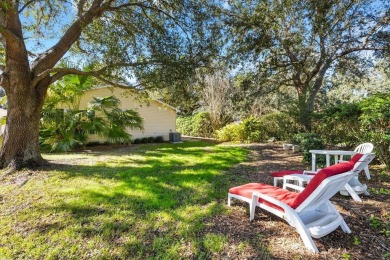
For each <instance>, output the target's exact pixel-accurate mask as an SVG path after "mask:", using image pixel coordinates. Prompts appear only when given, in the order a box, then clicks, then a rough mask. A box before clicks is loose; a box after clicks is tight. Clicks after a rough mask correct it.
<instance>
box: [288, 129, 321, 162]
mask: <svg viewBox="0 0 390 260" xmlns="http://www.w3.org/2000/svg"><path fill="white" fill-rule="evenodd" d="M291 141H292V143H293V144H298V145H299V146H300V147H301V150H302V151H303V161H304V162H306V163H311V153H310V152H309V150H320V149H324V148H325V145H324V143H323V141H322V140H321V139H320V138H319V137H318V136H317V135H316V134H313V133H299V134H295V135H294V136H293V137H292V140H291ZM318 162H320V163H323V162H324V161H323V160H321V159H320V160H318Z"/></svg>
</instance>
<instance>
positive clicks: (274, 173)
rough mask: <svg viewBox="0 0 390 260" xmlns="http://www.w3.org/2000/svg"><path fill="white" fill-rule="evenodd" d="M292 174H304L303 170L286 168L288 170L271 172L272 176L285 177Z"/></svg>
mask: <svg viewBox="0 0 390 260" xmlns="http://www.w3.org/2000/svg"><path fill="white" fill-rule="evenodd" d="M291 174H303V171H299V170H286V171H280V172H273V173H271V176H272V177H283V176H285V175H291Z"/></svg>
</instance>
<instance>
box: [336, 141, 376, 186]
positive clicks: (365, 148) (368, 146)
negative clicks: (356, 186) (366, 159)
mask: <svg viewBox="0 0 390 260" xmlns="http://www.w3.org/2000/svg"><path fill="white" fill-rule="evenodd" d="M372 150H374V145H373V144H372V143H363V144H360V145H358V146H357V147H356V148H355V150H353V151H354V152H357V153H363V154H365V153H371V152H372ZM339 162H344V161H343V156H342V155H340V158H339ZM364 173H365V174H366V178H367V180H369V179H371V175H370V170H369V169H368V165H367V166H366V167H364Z"/></svg>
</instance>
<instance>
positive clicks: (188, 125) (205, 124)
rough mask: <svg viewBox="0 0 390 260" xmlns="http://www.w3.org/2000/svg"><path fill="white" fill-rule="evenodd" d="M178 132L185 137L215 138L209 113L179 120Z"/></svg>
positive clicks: (177, 121) (177, 124) (177, 123)
mask: <svg viewBox="0 0 390 260" xmlns="http://www.w3.org/2000/svg"><path fill="white" fill-rule="evenodd" d="M176 130H177V132H179V133H182V134H183V135H190V136H199V137H212V136H213V128H212V127H211V122H210V115H209V113H207V112H199V113H197V114H195V115H193V116H187V117H179V118H177V120H176Z"/></svg>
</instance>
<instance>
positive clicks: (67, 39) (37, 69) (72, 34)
mask: <svg viewBox="0 0 390 260" xmlns="http://www.w3.org/2000/svg"><path fill="white" fill-rule="evenodd" d="M103 2H104V0H94V1H93V3H92V5H91V7H90V9H89V10H88V11H87V12H86V13H85V14H83V15H82V16H81V17H79V18H78V19H76V21H74V23H73V24H72V25H71V26H70V27H69V28H68V30H67V31H66V32H65V34H64V35H63V36H62V37H61V39H60V40H59V41H58V42H57V44H56V45H54V46H53V47H52V48H50V49H49V50H47V51H46V52H44V53H42V54H41V55H39V56H38V58H36V59H35V61H34V62H33V64H32V71H33V72H34V75H35V76H36V75H39V74H41V73H42V72H43V71H45V70H48V69H50V68H53V67H54V66H55V64H56V63H57V62H58V61H59V60H60V59H61V58H62V57H63V56H64V54H65V53H66V52H67V51H68V50H69V49H70V48H71V46H72V45H73V43H75V42H76V41H77V40H78V39H79V38H80V36H81V33H82V30H83V28H85V27H86V26H87V25H89V24H90V23H92V22H93V20H94V19H95V18H96V17H99V16H100V15H101V14H102V13H103V12H104V10H105V9H106V8H107V7H108V6H106V5H103ZM111 2H112V1H108V2H107V3H106V4H109V3H111Z"/></svg>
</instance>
